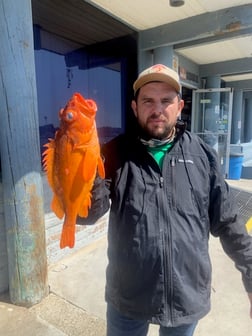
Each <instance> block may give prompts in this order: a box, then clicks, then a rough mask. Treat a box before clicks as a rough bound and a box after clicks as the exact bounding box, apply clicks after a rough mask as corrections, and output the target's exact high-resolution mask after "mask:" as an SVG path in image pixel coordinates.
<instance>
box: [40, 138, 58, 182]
mask: <svg viewBox="0 0 252 336" xmlns="http://www.w3.org/2000/svg"><path fill="white" fill-rule="evenodd" d="M44 147H45V148H46V149H45V150H44V152H43V154H42V156H43V160H42V163H43V169H44V171H45V172H46V176H47V181H48V184H49V186H50V187H51V188H52V189H53V188H54V183H53V166H54V153H55V141H54V140H53V139H49V142H48V143H47V144H45V145H44Z"/></svg>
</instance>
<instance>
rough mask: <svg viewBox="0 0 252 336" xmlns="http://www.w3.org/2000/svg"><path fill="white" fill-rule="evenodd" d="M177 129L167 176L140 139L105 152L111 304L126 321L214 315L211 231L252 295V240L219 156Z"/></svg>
mask: <svg viewBox="0 0 252 336" xmlns="http://www.w3.org/2000/svg"><path fill="white" fill-rule="evenodd" d="M177 131H178V132H177V137H176V142H175V144H174V146H173V147H172V149H171V151H170V152H169V153H167V154H166V156H165V158H164V162H163V168H162V171H160V168H159V166H158V165H157V163H156V161H155V160H154V158H153V157H152V156H151V155H150V154H149V153H148V152H147V150H146V148H145V146H144V145H143V144H142V143H141V142H140V141H139V140H138V139H137V138H133V139H132V138H130V137H127V136H124V135H123V136H119V137H117V138H115V139H113V140H112V141H111V142H110V143H108V144H106V145H105V146H104V148H103V155H104V157H105V170H106V184H107V188H108V189H109V191H110V198H111V208H110V216H109V230H108V240H109V245H108V258H109V264H108V268H107V283H106V300H107V301H108V302H110V303H112V304H113V305H114V306H115V308H116V309H117V310H119V311H120V312H121V313H122V314H124V315H126V316H129V317H132V318H134V319H145V320H149V321H151V322H152V323H158V324H161V325H163V326H177V325H180V324H186V323H191V322H194V321H196V320H198V319H200V318H201V317H203V316H204V315H205V314H206V313H207V312H208V311H209V309H210V292H211V263H210V259H209V253H208V239H209V233H210V232H211V233H212V234H213V235H214V236H218V237H220V240H221V242H222V245H223V248H224V250H225V251H226V253H227V254H228V255H229V256H230V257H231V258H232V259H233V260H234V261H235V263H236V266H237V268H238V269H239V270H240V271H241V272H242V277H243V281H244V285H245V288H246V290H247V291H249V292H252V237H250V236H249V235H248V234H247V232H246V229H245V225H244V223H241V222H240V221H239V220H238V216H237V211H236V207H235V205H234V199H233V198H232V194H231V192H230V190H229V187H228V185H227V184H226V183H225V181H224V179H223V177H222V174H221V172H220V168H219V164H218V158H217V154H216V153H215V151H213V150H212V149H211V148H210V147H209V146H208V145H207V144H206V143H204V142H203V141H202V140H201V139H200V138H199V137H197V136H196V135H194V134H191V133H189V132H187V131H185V132H184V131H180V130H179V129H177ZM223 281H225V280H223Z"/></svg>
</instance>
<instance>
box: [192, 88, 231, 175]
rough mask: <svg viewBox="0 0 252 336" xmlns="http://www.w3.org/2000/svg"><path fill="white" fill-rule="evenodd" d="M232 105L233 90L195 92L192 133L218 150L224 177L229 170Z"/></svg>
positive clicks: (201, 90) (202, 90)
mask: <svg viewBox="0 0 252 336" xmlns="http://www.w3.org/2000/svg"><path fill="white" fill-rule="evenodd" d="M232 103H233V91H232V89H231V88H221V89H200V90H195V91H193V99H192V124H191V131H192V132H193V133H196V134H198V135H199V136H200V137H201V138H202V139H203V140H204V141H205V142H206V143H207V144H209V145H210V146H211V147H212V148H214V149H215V150H216V152H217V153H218V157H219V161H220V165H221V169H222V173H223V175H224V177H227V176H228V169H229V153H230V135H231V121H232Z"/></svg>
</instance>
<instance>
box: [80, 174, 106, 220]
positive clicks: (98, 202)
mask: <svg viewBox="0 0 252 336" xmlns="http://www.w3.org/2000/svg"><path fill="white" fill-rule="evenodd" d="M109 207H110V201H109V189H108V187H107V184H106V180H105V179H101V178H100V177H99V175H98V174H97V176H96V178H95V181H94V185H93V188H92V191H91V207H90V209H89V212H88V216H87V217H86V218H81V217H78V220H77V224H80V225H90V224H94V223H95V222H96V221H97V220H98V219H99V218H100V217H102V216H103V215H104V214H105V213H106V212H107V211H108V210H109Z"/></svg>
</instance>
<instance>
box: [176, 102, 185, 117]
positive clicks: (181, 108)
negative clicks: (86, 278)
mask: <svg viewBox="0 0 252 336" xmlns="http://www.w3.org/2000/svg"><path fill="white" fill-rule="evenodd" d="M178 104H179V107H178V113H177V117H179V116H180V114H181V111H182V110H183V108H184V105H185V102H184V100H183V99H180V101H179V102H178Z"/></svg>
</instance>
